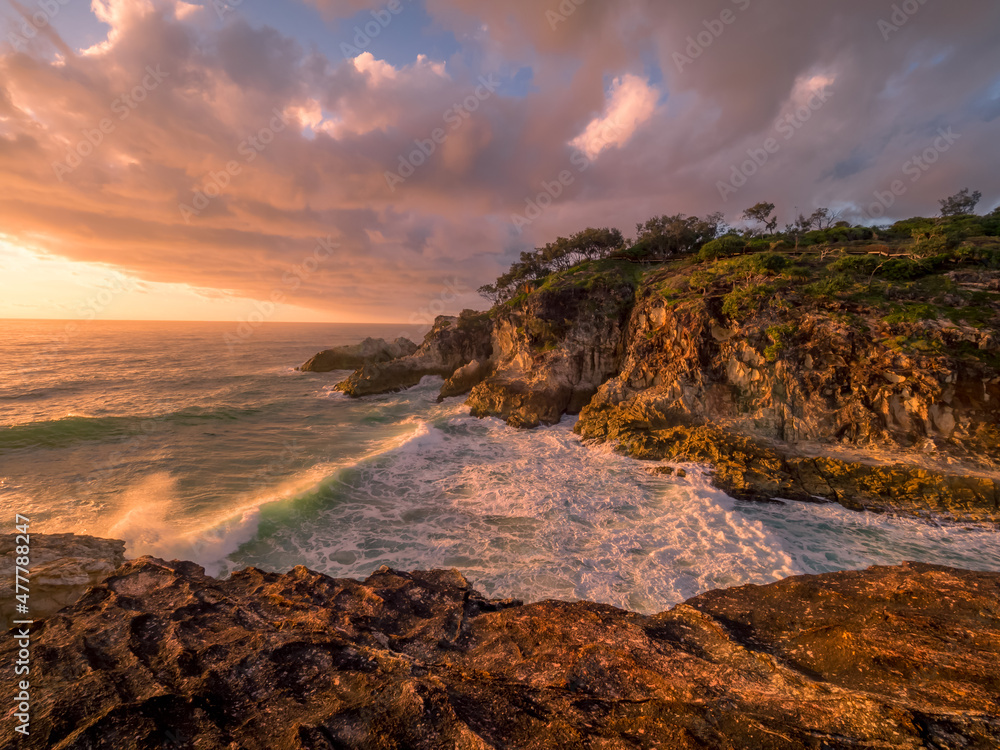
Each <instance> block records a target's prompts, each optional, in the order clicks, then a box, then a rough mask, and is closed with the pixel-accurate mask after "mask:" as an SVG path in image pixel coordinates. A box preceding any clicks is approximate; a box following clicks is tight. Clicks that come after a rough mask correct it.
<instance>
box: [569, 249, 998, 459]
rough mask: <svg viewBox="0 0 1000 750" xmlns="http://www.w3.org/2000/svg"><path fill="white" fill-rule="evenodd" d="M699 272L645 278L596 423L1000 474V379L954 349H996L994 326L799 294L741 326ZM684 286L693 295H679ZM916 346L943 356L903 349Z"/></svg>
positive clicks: (778, 298) (742, 320) (773, 301)
mask: <svg viewBox="0 0 1000 750" xmlns="http://www.w3.org/2000/svg"><path fill="white" fill-rule="evenodd" d="M696 272H697V270H696V269H692V268H689V269H668V270H665V271H661V272H657V273H654V274H651V275H650V276H649V277H648V278H647V279H645V281H644V283H643V286H642V289H641V290H640V299H639V301H638V303H637V305H636V307H635V310H634V312H633V314H632V318H631V323H630V326H629V332H628V352H627V356H626V358H625V362H624V364H623V366H622V368H621V371H620V373H619V374H618V376H617V377H615V378H614V379H613V380H611V382H609V383H608V384H606V385H605V386H604V388H602V390H601V393H600V394H599V395H598V397H597V398H596V399H594V401H593V403H592V404H591V409H590V415H592V414H594V413H595V412H598V411H600V410H602V409H607V408H615V409H618V410H622V411H628V410H630V409H635V410H636V411H642V412H646V413H648V414H660V415H670V416H671V418H672V419H673V420H675V421H691V420H710V421H711V422H712V424H714V425H716V426H718V427H723V428H731V429H733V430H736V431H740V432H744V433H753V434H755V435H757V436H759V437H762V438H767V439H772V440H778V441H782V442H785V443H789V444H793V445H794V444H798V443H809V442H841V443H845V444H850V445H854V446H859V447H868V448H890V449H900V448H904V449H910V448H916V449H918V450H925V451H928V452H931V451H935V450H940V451H945V452H947V453H948V454H950V455H954V456H959V457H966V458H969V459H971V460H973V461H975V462H978V463H981V464H983V465H984V466H990V467H997V466H1000V463H998V462H1000V451H998V448H1000V441H998V439H997V438H998V437H1000V430H998V421H1000V372H998V371H997V369H996V368H994V367H990V366H988V365H987V364H985V363H984V362H982V361H979V360H977V359H975V358H973V357H958V356H954V354H953V353H957V352H961V351H963V350H973V351H976V352H982V353H987V352H990V351H992V352H996V351H997V346H998V340H997V336H996V330H995V329H994V328H992V327H988V328H984V327H974V326H972V325H969V324H961V323H959V324H956V323H954V322H952V321H950V320H946V319H932V320H923V321H919V322H912V323H889V322H886V320H885V317H884V316H883V315H882V314H881V313H880V311H879V310H878V309H877V308H875V307H872V306H863V305H858V304H838V303H832V304H829V303H823V302H820V301H818V300H814V299H813V300H810V299H802V298H801V297H800V295H797V294H796V293H795V292H794V290H789V291H788V292H787V293H785V294H782V293H781V292H777V291H776V292H774V296H771V297H770V298H769V299H768V300H767V303H766V306H763V307H762V308H761V309H759V310H755V311H753V312H749V313H747V314H746V315H745V316H739V317H737V318H736V319H733V317H731V316H730V315H726V314H725V313H724V312H723V311H722V309H721V308H722V306H723V301H722V297H721V295H720V296H710V295H695V294H692V293H690V288H691V287H690V285H691V278H692V276H693V275H694V274H695V273H696ZM696 283H697V282H696ZM685 286H686V288H687V290H688V294H684V295H683V296H680V297H678V296H675V294H676V292H675V294H672V293H671V292H672V291H673V290H678V289H679V288H684V287H685ZM915 338H919V339H920V341H921V343H922V344H923V348H925V349H926V351H928V352H936V353H928V354H922V353H920V352H919V351H916V350H904V349H902V348H901V347H900V345H899V344H900V341H901V340H902V339H915ZM588 416H589V415H588ZM589 418H591V419H592V418H593V417H590V416H589ZM585 422H586V420H585Z"/></svg>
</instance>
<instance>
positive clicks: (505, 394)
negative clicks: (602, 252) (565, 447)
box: [468, 263, 636, 428]
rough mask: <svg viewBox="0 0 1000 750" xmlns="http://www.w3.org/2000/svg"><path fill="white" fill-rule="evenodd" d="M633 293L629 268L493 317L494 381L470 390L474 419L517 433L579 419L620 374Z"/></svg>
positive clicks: (557, 287)
mask: <svg viewBox="0 0 1000 750" xmlns="http://www.w3.org/2000/svg"><path fill="white" fill-rule="evenodd" d="M635 285H636V280H635V269H634V268H632V267H630V265H629V264H627V263H620V264H619V265H618V266H617V267H615V266H612V267H611V268H610V269H608V270H607V271H606V272H602V273H593V272H591V271H590V270H582V271H581V272H580V273H579V274H578V275H573V274H567V275H565V276H564V277H562V278H560V279H559V282H558V283H557V284H553V285H550V286H545V287H542V288H541V289H539V290H537V291H535V292H534V293H532V294H531V295H529V296H528V297H527V299H525V300H524V301H523V302H522V303H520V304H516V305H510V306H507V307H506V308H501V309H498V310H496V311H494V320H495V323H494V328H493V352H494V361H493V364H492V370H493V374H492V375H491V376H490V377H488V378H487V379H486V380H485V381H484V382H482V383H481V384H479V385H477V386H476V387H475V388H474V389H473V390H472V394H471V396H470V397H469V401H468V403H469V406H471V407H472V414H473V415H474V416H478V417H499V418H500V419H503V420H505V421H506V422H507V423H509V424H511V425H513V426H515V427H523V428H531V427H538V426H539V425H543V424H547V425H551V424H556V423H558V422H559V420H560V419H562V417H563V415H564V414H578V413H579V412H580V410H581V409H582V408H583V407H584V406H585V405H586V404H587V403H588V402H589V401H590V399H591V398H592V397H593V395H594V394H595V393H597V389H598V388H599V387H600V386H601V385H602V384H603V383H604V382H605V381H606V380H607V379H608V378H610V377H612V376H613V375H615V374H616V373H617V372H618V368H619V366H620V365H621V360H622V357H623V355H624V351H625V341H626V336H627V323H628V319H629V312H630V311H631V309H632V305H633V302H634V298H635Z"/></svg>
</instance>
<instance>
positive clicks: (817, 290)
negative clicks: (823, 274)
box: [803, 274, 852, 297]
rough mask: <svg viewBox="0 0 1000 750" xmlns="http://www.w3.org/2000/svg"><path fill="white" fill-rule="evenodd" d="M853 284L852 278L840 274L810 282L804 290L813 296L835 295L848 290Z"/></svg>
mask: <svg viewBox="0 0 1000 750" xmlns="http://www.w3.org/2000/svg"><path fill="white" fill-rule="evenodd" d="M851 286H852V283H851V280H850V279H849V278H847V277H846V276H844V275H843V274H840V275H838V276H830V277H828V278H825V279H822V280H820V281H817V282H816V283H815V284H809V285H808V286H807V287H805V289H804V290H803V291H804V292H805V293H806V294H808V295H810V296H812V297H835V296H836V295H838V294H839V293H841V292H846V291H847V290H848V289H850V288H851Z"/></svg>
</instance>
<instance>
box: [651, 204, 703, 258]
mask: <svg viewBox="0 0 1000 750" xmlns="http://www.w3.org/2000/svg"><path fill="white" fill-rule="evenodd" d="M722 225H723V216H722V214H721V213H714V214H711V215H709V216H706V217H705V218H704V219H700V218H698V217H697V216H685V215H684V214H675V215H673V216H667V215H664V216H654V217H653V218H651V219H649V220H647V221H646V223H645V224H637V225H636V234H637V237H636V241H635V244H636V247H641V248H642V250H644V251H645V252H644V254H645V255H646V256H648V257H652V258H665V257H669V256H671V255H677V254H679V253H692V252H695V251H697V250H699V249H700V248H701V246H702V245H704V244H705V243H706V242H709V241H711V240H713V239H715V238H716V237H717V236H718V234H719V229H720V228H721V227H722Z"/></svg>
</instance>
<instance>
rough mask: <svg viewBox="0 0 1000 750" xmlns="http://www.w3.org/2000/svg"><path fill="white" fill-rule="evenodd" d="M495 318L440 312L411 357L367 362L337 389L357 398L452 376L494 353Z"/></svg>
mask: <svg viewBox="0 0 1000 750" xmlns="http://www.w3.org/2000/svg"><path fill="white" fill-rule="evenodd" d="M491 330H492V321H491V320H490V318H489V316H488V315H487V314H485V313H475V312H472V311H466V312H463V313H462V314H461V315H460V316H458V317H450V316H441V317H439V318H438V319H437V320H436V321H435V323H434V327H433V328H432V329H431V331H430V333H428V334H427V336H426V338H425V339H424V342H423V344H422V345H421V346H420V348H419V349H417V351H416V352H414V353H413V354H412V355H410V356H408V357H403V358H401V359H396V360H393V361H391V362H384V363H373V364H368V365H365V366H364V367H362V368H360V369H359V370H358V371H357V372H355V373H354V374H353V375H351V376H350V377H349V378H348V379H347V380H345V381H343V382H342V383H339V384H338V385H337V390H339V391H341V392H343V393H346V394H347V395H348V396H352V397H354V398H358V397H361V396H373V395H376V394H380V393H391V392H394V391H401V390H404V389H406V388H412V387H413V386H415V385H417V384H418V383H420V381H421V380H423V379H424V378H425V377H427V376H429V375H434V376H438V377H442V378H450V377H451V376H452V375H453V374H454V373H455V371H456V370H458V369H459V368H462V367H465V366H466V365H468V364H469V363H470V362H472V361H473V360H479V361H487V360H489V359H490V356H491V355H492V353H493V346H492V342H491V340H490V332H491Z"/></svg>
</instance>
